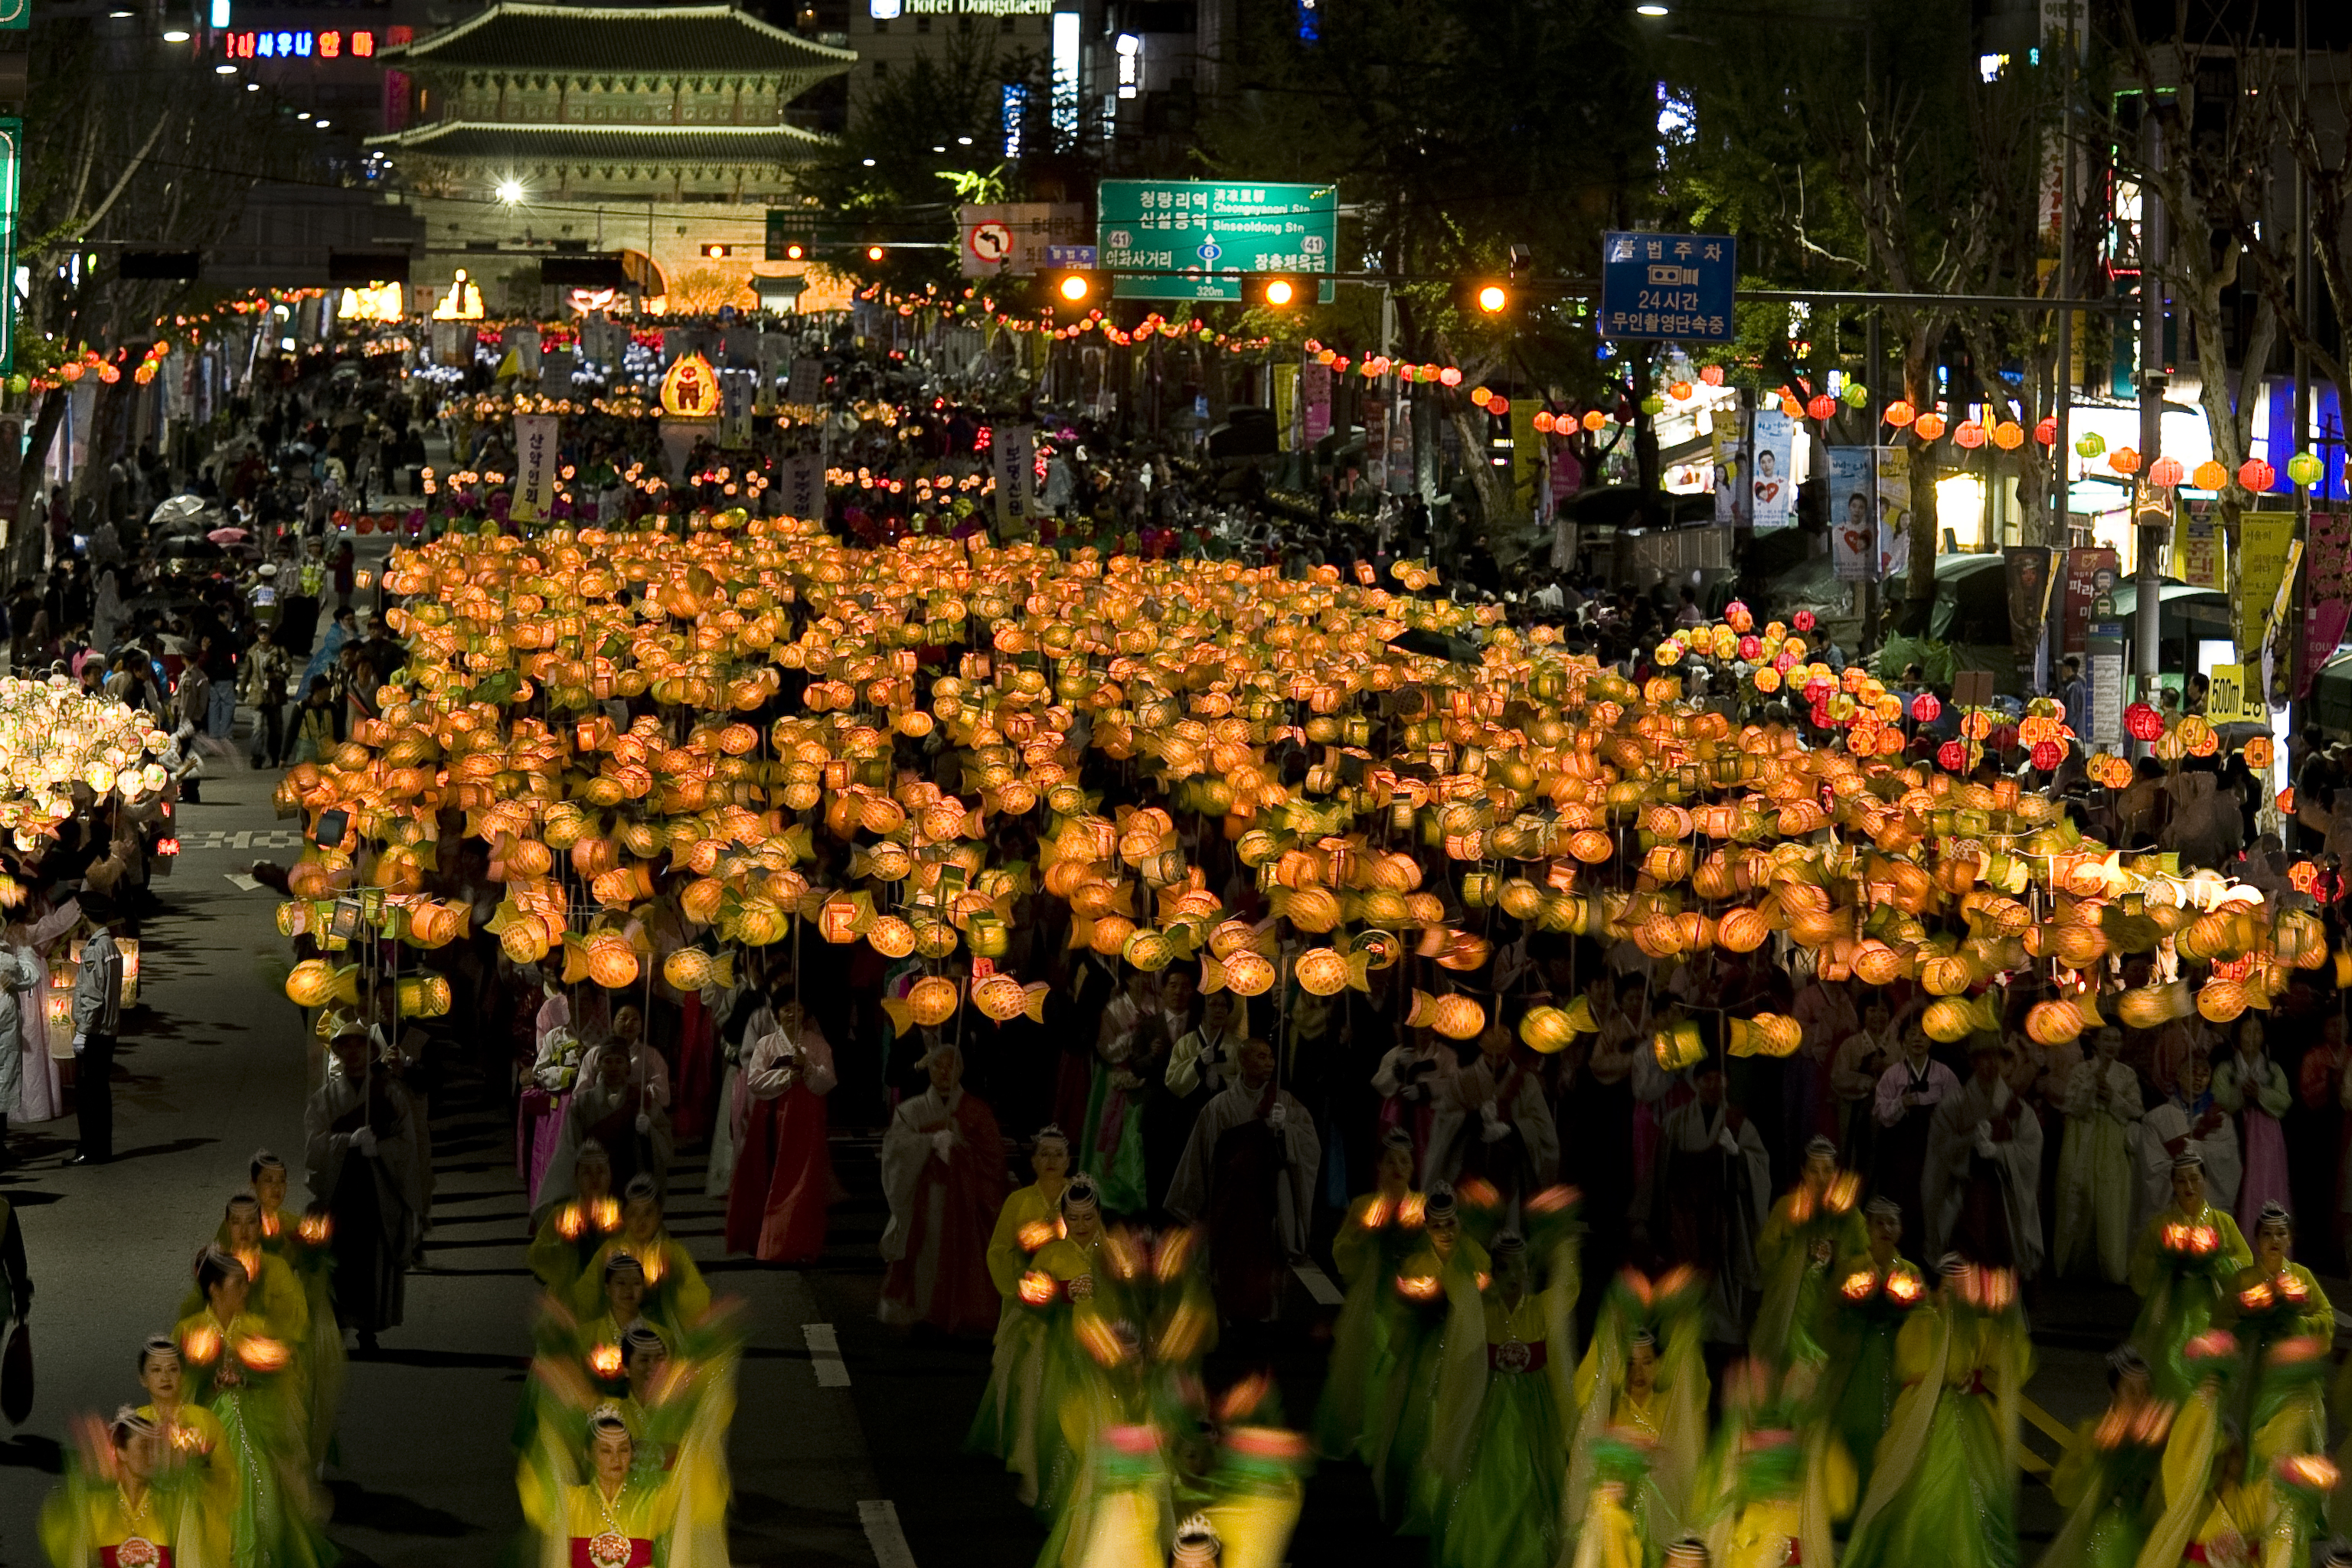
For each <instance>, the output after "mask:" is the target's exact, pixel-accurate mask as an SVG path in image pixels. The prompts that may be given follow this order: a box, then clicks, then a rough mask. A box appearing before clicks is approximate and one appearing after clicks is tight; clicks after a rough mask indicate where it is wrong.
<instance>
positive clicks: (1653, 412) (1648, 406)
mask: <svg viewBox="0 0 2352 1568" xmlns="http://www.w3.org/2000/svg"><path fill="white" fill-rule="evenodd" d="M1665 411H1666V400H1665V399H1664V398H1663V397H1660V396H1659V395H1657V394H1656V393H1652V394H1651V395H1649V396H1647V397H1645V398H1643V399H1642V412H1643V413H1644V414H1647V415H1650V416H1653V417H1654V416H1657V415H1660V414H1663V413H1664V412H1665Z"/></svg>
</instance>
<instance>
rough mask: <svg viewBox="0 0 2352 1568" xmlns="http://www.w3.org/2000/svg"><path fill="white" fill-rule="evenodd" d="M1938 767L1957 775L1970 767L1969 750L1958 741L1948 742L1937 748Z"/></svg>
mask: <svg viewBox="0 0 2352 1568" xmlns="http://www.w3.org/2000/svg"><path fill="white" fill-rule="evenodd" d="M1936 765H1937V767H1939V768H1941V769H1943V770H1944V771H1945V772H1946V773H1959V772H1961V771H1963V770H1964V769H1966V768H1967V767H1968V765H1969V752H1968V748H1967V747H1965V746H1963V745H1961V744H1960V743H1959V742H1958V741H1947V742H1944V743H1943V744H1942V745H1940V746H1938V747H1937V748H1936Z"/></svg>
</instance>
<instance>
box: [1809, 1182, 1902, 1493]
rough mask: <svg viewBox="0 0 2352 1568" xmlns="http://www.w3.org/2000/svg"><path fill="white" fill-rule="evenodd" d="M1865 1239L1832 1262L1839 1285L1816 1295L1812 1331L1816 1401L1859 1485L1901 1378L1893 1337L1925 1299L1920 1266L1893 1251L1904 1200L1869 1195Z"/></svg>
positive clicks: (1899, 1390)
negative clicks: (1816, 1321)
mask: <svg viewBox="0 0 2352 1568" xmlns="http://www.w3.org/2000/svg"><path fill="white" fill-rule="evenodd" d="M1865 1223H1866V1224H1867V1226H1868V1230H1869V1237H1870V1239H1869V1243H1868V1248H1867V1250H1866V1251H1864V1253H1862V1254H1861V1255H1860V1256H1858V1257H1853V1258H1842V1259H1840V1260H1839V1261H1838V1264H1837V1271H1838V1272H1837V1289H1835V1290H1833V1291H1831V1292H1828V1293H1827V1294H1826V1296H1825V1299H1824V1300H1823V1302H1822V1323H1821V1327H1820V1329H1819V1330H1818V1333H1819V1335H1820V1338H1821V1342H1822V1346H1823V1347H1824V1348H1825V1349H1826V1350H1827V1352H1829V1353H1828V1359H1827V1361H1826V1363H1825V1364H1824V1366H1823V1371H1822V1391H1821V1403H1822V1409H1823V1410H1824V1411H1827V1412H1828V1413H1829V1419H1830V1421H1831V1423H1832V1425H1833V1426H1835V1427H1836V1428H1837V1432H1838V1436H1840V1438H1842V1439H1843V1442H1844V1444H1845V1449H1846V1452H1847V1453H1848V1454H1849V1455H1851V1456H1853V1462H1854V1466H1855V1468H1856V1471H1857V1473H1858V1475H1859V1476H1860V1478H1861V1481H1862V1482H1863V1484H1867V1483H1868V1482H1869V1479H1870V1469H1871V1466H1872V1464H1873V1462H1874V1459H1875V1458H1876V1456H1877V1453H1878V1441H1879V1439H1880V1438H1881V1437H1883V1436H1885V1435H1886V1423H1887V1421H1888V1420H1889V1418H1890V1417H1892V1415H1894V1412H1895V1397H1896V1395H1898V1394H1901V1393H1902V1391H1903V1384H1902V1381H1901V1380H1900V1379H1899V1378H1897V1377H1896V1376H1895V1338H1896V1336H1897V1335H1898V1334H1900V1333H1901V1332H1902V1329H1903V1325H1904V1324H1905V1323H1906V1321H1909V1320H1910V1316H1911V1313H1912V1311H1913V1310H1914V1309H1915V1308H1916V1307H1917V1306H1918V1305H1919V1304H1920V1303H1921V1302H1922V1301H1924V1300H1927V1283H1926V1281H1925V1280H1924V1279H1921V1277H1920V1273H1919V1266H1918V1265H1917V1264H1916V1263H1913V1262H1912V1261H1910V1260H1909V1259H1908V1258H1904V1257H1902V1256H1901V1255H1900V1254H1898V1253H1897V1252H1896V1251H1895V1246H1896V1244H1897V1243H1898V1242H1899V1241H1901V1240H1902V1237H1903V1206H1902V1205H1900V1204H1897V1203H1896V1202H1895V1200H1894V1199H1892V1198H1889V1197H1885V1196H1881V1197H1875V1198H1873V1199H1871V1200H1870V1206H1869V1209H1868V1212H1867V1215H1866V1221H1865Z"/></svg>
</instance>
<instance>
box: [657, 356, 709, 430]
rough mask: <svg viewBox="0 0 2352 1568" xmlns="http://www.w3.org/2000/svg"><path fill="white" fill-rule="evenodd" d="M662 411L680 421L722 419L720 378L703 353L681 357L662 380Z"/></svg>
mask: <svg viewBox="0 0 2352 1568" xmlns="http://www.w3.org/2000/svg"><path fill="white" fill-rule="evenodd" d="M661 400H662V412H663V413H665V414H667V415H669V416H671V417H673V418H677V419H715V418H717V417H718V416H719V375H718V373H717V372H716V371H713V370H712V369H711V368H710V362H709V360H707V359H704V358H703V357H702V356H701V355H700V354H695V353H689V354H680V355H679V356H678V359H677V363H675V364H673V365H671V366H670V367H669V374H667V375H665V376H663V377H662V389H661Z"/></svg>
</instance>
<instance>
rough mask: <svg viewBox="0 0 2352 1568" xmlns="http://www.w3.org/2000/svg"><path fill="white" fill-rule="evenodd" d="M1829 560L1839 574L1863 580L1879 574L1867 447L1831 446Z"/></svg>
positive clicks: (1848, 579) (1874, 500) (1853, 580)
mask: <svg viewBox="0 0 2352 1568" xmlns="http://www.w3.org/2000/svg"><path fill="white" fill-rule="evenodd" d="M1828 450H1829V457H1830V560H1831V562H1832V566H1833V568H1834V570H1835V571H1836V574H1837V575H1838V577H1839V578H1840V579H1841V580H1842V581H1844V582H1849V583H1866V582H1868V581H1869V580H1870V579H1872V578H1873V577H1875V576H1877V575H1878V520H1877V516H1876V513H1877V510H1878V506H1877V500H1878V498H1877V496H1876V495H1875V494H1874V488H1873V486H1872V484H1871V473H1870V469H1871V461H1870V458H1871V452H1870V448H1869V447H1830V448H1829V449H1828Z"/></svg>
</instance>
